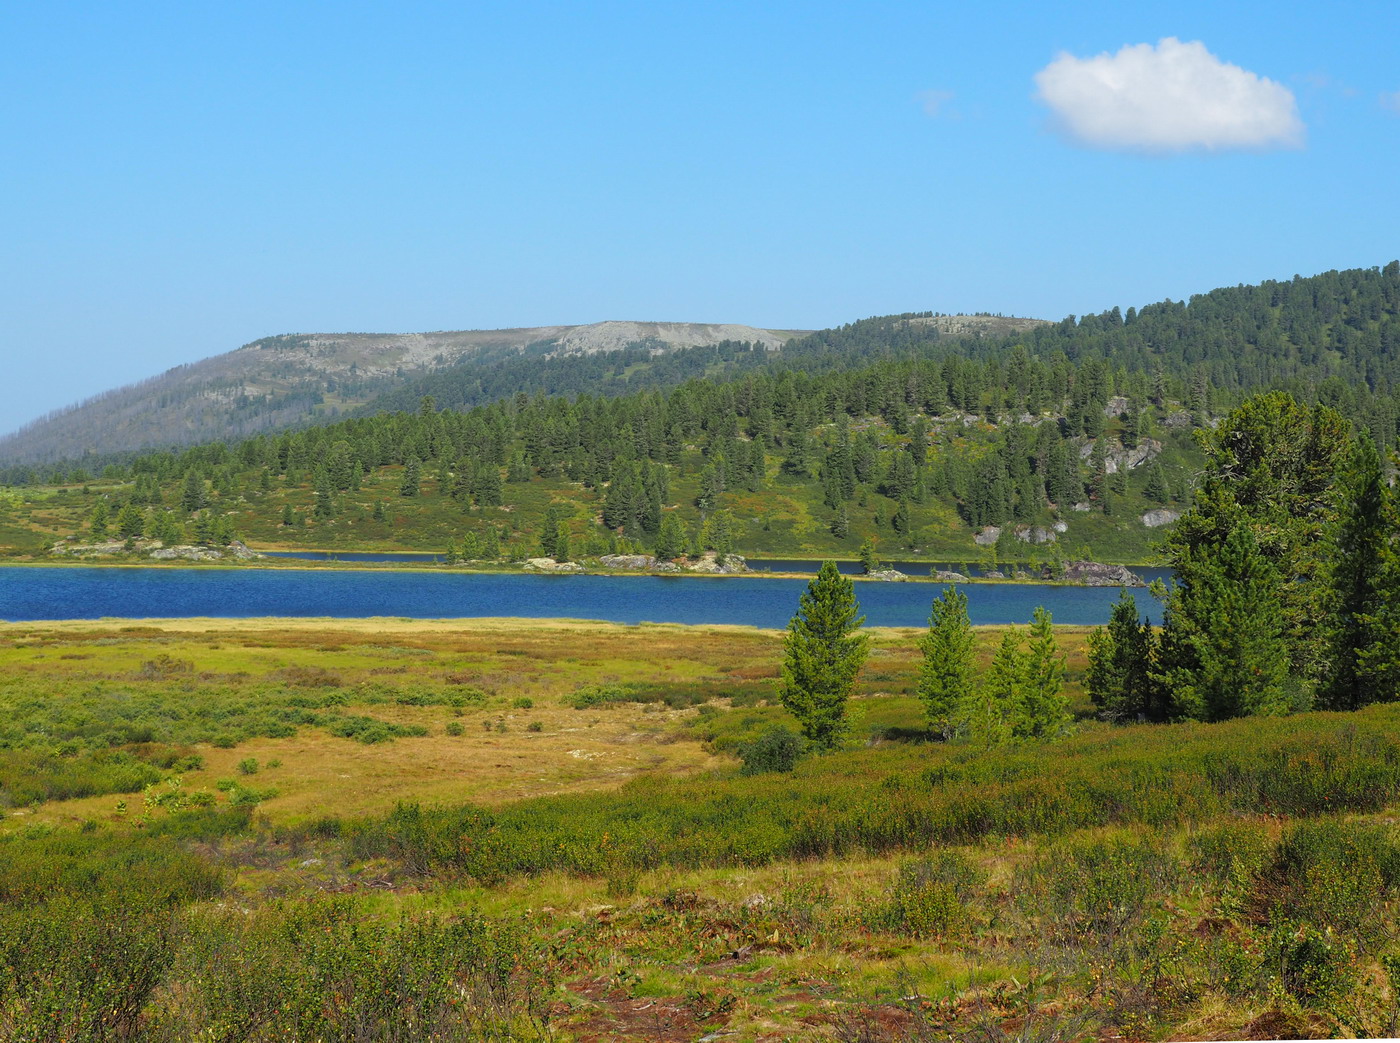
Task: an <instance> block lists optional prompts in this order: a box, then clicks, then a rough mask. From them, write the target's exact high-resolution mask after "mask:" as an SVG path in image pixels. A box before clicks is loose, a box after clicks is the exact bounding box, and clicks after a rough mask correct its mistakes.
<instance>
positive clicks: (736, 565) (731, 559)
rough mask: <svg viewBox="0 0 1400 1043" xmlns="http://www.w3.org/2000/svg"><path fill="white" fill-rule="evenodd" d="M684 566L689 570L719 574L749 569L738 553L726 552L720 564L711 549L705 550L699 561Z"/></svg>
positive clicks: (726, 574) (727, 574)
mask: <svg viewBox="0 0 1400 1043" xmlns="http://www.w3.org/2000/svg"><path fill="white" fill-rule="evenodd" d="M686 567H687V569H688V570H689V571H691V572H704V573H709V574H711V575H719V576H730V575H737V574H739V573H741V572H748V571H750V570H749V564H748V562H747V561H745V560H744V559H743V557H741V556H740V555H738V554H728V555H726V556H725V559H724V562H723V564H721V563H720V561H719V559H718V558H717V557H716V555H715V553H714V552H713V551H709V552H707V553H706V554H705V555H704V556H703V557H701V559H700V560H699V561H696V562H692V563H691V564H690V565H688V566H686Z"/></svg>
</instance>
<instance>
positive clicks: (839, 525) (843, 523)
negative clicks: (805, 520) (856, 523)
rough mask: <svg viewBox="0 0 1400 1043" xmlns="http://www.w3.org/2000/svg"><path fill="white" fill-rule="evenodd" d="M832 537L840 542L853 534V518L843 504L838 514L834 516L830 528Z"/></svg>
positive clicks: (838, 509)
mask: <svg viewBox="0 0 1400 1043" xmlns="http://www.w3.org/2000/svg"><path fill="white" fill-rule="evenodd" d="M828 528H829V530H830V532H831V535H833V536H835V537H836V538H837V539H838V540H844V539H846V537H848V536H850V534H851V518H850V515H849V514H847V513H846V505H845V504H844V503H843V504H842V505H841V506H840V507H838V508H837V509H836V514H835V515H833V516H832V519H831V525H830V526H828Z"/></svg>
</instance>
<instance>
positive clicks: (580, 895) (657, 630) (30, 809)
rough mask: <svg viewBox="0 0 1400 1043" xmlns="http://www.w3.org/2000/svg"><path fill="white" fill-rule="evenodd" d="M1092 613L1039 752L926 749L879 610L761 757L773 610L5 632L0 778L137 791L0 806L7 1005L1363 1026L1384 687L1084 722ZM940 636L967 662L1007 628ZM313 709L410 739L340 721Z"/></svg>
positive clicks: (1022, 1029)
mask: <svg viewBox="0 0 1400 1043" xmlns="http://www.w3.org/2000/svg"><path fill="white" fill-rule="evenodd" d="M943 600H944V602H945V604H954V603H955V601H956V599H955V598H949V596H948V595H946V594H945V595H944V599H943ZM955 607H956V606H955V604H954V608H955ZM953 614H954V615H955V614H956V613H955V612H954V613H953ZM929 633H931V631H926V632H924V634H923V635H922V636H923V638H924V639H925V643H927V638H928V634H929ZM1085 636H1086V635H1085V633H1084V632H1083V631H1080V630H1073V629H1066V628H1061V629H1060V630H1059V631H1058V632H1057V633H1055V634H1054V640H1055V643H1056V646H1057V651H1058V653H1059V654H1060V655H1062V656H1064V657H1066V660H1067V672H1066V674H1065V689H1064V690H1065V693H1066V695H1067V696H1068V701H1069V705H1070V707H1071V709H1072V711H1073V712H1074V715H1075V717H1076V718H1077V720H1076V721H1075V722H1074V724H1073V727H1072V729H1071V730H1070V731H1069V732H1068V733H1067V734H1061V735H1059V736H1058V737H1057V738H1056V739H1055V741H1053V742H1045V741H1041V740H1037V739H1035V738H1027V739H1025V740H1022V741H1009V742H1006V743H1004V744H1001V745H987V744H985V743H981V742H976V741H958V740H957V738H956V737H955V741H952V742H943V741H939V740H938V739H937V738H936V737H935V736H934V735H933V734H932V733H931V732H930V730H929V728H928V724H927V716H926V709H927V707H928V705H929V704H928V702H927V700H926V696H927V691H928V683H929V675H928V671H927V669H926V662H927V661H926V660H925V657H924V655H923V654H922V651H921V649H920V637H921V635H920V633H919V632H918V631H912V630H899V631H889V630H873V631H870V632H869V633H868V634H867V635H866V637H867V642H866V643H867V648H868V654H867V659H866V662H865V665H864V667H863V669H862V670H861V672H860V674H859V675H858V677H857V680H856V683H855V686H854V689H853V691H852V694H851V697H850V700H849V703H848V705H847V710H848V713H847V720H846V724H847V729H846V730H847V735H848V736H849V738H848V740H847V741H846V742H844V743H840V744H836V745H837V747H838V748H836V749H834V750H833V751H831V752H828V753H824V754H821V755H815V754H808V755H806V756H801V757H792V756H786V757H785V756H784V754H783V750H782V749H781V748H779V749H777V750H776V756H775V757H774V758H773V759H772V760H770V761H768V762H760V761H758V760H755V759H754V758H753V757H752V756H751V752H752V748H753V747H754V746H756V745H762V744H763V743H764V741H765V739H766V738H767V737H769V736H772V735H773V734H774V731H775V729H786V730H787V733H788V734H791V732H792V729H794V728H795V727H797V726H798V724H799V722H798V721H797V720H796V719H795V718H793V717H792V716H791V715H790V714H789V713H788V712H787V711H786V710H785V709H784V708H783V707H782V706H781V705H780V691H781V684H782V678H781V676H780V673H781V671H780V665H781V661H782V643H783V637H782V635H781V634H776V633H771V632H767V633H765V632H759V631H752V630H746V629H743V628H712V629H705V628H682V627H641V628H629V627H613V626H603V625H598V626H586V625H575V626H573V627H569V626H561V625H550V624H531V625H525V626H522V627H518V628H512V627H510V626H509V625H507V624H475V625H473V624H467V625H465V626H451V625H447V624H412V623H395V622H394V621H376V622H374V623H372V624H367V625H363V626H362V625H359V624H356V623H353V622H337V623H315V624H313V623H301V624H292V625H290V626H286V625H259V624H256V623H238V622H224V623H219V622H209V623H198V624H196V623H193V622H191V623H184V624H182V623H169V624H152V625H146V626H142V627H136V628H131V629H128V630H125V631H124V630H122V629H121V627H119V626H116V627H114V626H112V625H111V624H102V623H88V624H65V625H33V624H29V625H18V624H12V625H9V626H7V627H6V628H5V632H4V634H3V635H0V637H3V639H4V640H3V645H4V647H3V649H0V653H3V656H4V657H5V661H6V671H5V678H6V681H5V684H4V689H3V691H0V699H3V701H4V704H5V707H6V710H7V713H6V717H7V720H9V721H11V722H12V724H13V729H12V731H11V732H10V733H9V735H10V739H9V740H7V744H8V746H9V747H10V748H9V749H8V750H5V751H0V761H5V759H6V758H9V757H11V756H15V755H19V754H28V753H32V752H33V751H35V750H38V749H40V748H43V747H45V746H46V745H47V746H48V748H49V749H50V751H51V755H53V756H55V757H56V759H58V760H59V761H63V762H68V763H77V762H79V761H81V759H82V757H83V756H84V754H83V752H82V751H83V750H84V749H88V748H95V747H96V746H97V745H99V744H100V743H106V744H107V745H108V748H109V749H113V750H115V751H117V752H123V753H128V754H129V755H131V756H132V757H134V758H135V759H136V760H138V761H139V762H140V763H141V764H144V765H147V766H149V767H151V768H152V770H154V771H155V772H156V773H157V774H159V776H160V778H159V780H158V781H156V782H155V784H154V785H150V786H149V787H148V788H146V789H144V791H143V790H141V789H135V790H134V792H133V791H130V790H128V792H126V793H125V794H123V793H122V792H120V791H117V792H110V793H108V794H107V795H105V796H90V797H85V798H72V799H49V800H42V799H36V798H34V797H32V796H25V797H23V798H22V799H21V798H20V796H19V794H18V791H14V790H10V789H8V788H7V789H6V791H5V793H6V795H7V797H8V799H9V801H10V802H11V804H12V805H13V806H12V807H11V809H10V813H9V814H8V815H7V817H6V819H5V820H4V826H3V829H4V831H5V832H4V834H3V839H0V852H3V856H2V857H0V897H2V898H3V908H4V910H5V911H4V913H3V914H0V949H3V954H2V955H0V965H3V966H5V967H7V968H8V969H9V970H8V973H7V974H6V975H5V976H4V978H3V981H0V1024H3V1026H4V1034H5V1035H7V1036H9V1037H12V1038H35V1039H45V1038H51V1039H68V1038H91V1039H114V1040H115V1039H154V1040H193V1039H204V1038H210V1036H211V1034H212V1035H213V1036H214V1037H215V1038H221V1039H244V1040H285V1039H297V1040H321V1039H327V1040H328V1039H362V1038H363V1039H404V1040H407V1039H442V1040H456V1039H558V1040H568V1039H590V1040H601V1039H628V1038H632V1039H694V1038H699V1037H700V1036H702V1035H706V1034H709V1033H712V1032H731V1033H733V1038H737V1039H779V1038H794V1037H795V1038H829V1039H849V1040H923V1039H933V1038H948V1037H949V1036H952V1037H953V1038H978V1039H983V1038H1000V1036H999V1035H998V1034H1009V1035H1020V1036H1022V1037H1023V1038H1039V1039H1049V1038H1079V1037H1084V1036H1089V1035H1092V1036H1101V1035H1103V1034H1116V1035H1122V1036H1124V1037H1126V1038H1134V1039H1149V1038H1183V1037H1193V1036H1194V1037H1198V1038H1203V1037H1219V1036H1230V1037H1234V1038H1239V1037H1242V1036H1246V1035H1255V1036H1269V1035H1273V1036H1280V1035H1282V1036H1297V1035H1309V1034H1334V1035H1336V1034H1348V1033H1349V1034H1372V1035H1376V1034H1386V1033H1387V1032H1389V1033H1391V1034H1393V1026H1394V1025H1395V1024H1396V1021H1395V1019H1396V1017H1397V1014H1398V1013H1400V1006H1397V999H1400V993H1397V992H1396V990H1395V988H1394V985H1393V983H1392V982H1391V980H1390V978H1389V976H1388V975H1389V974H1390V972H1391V970H1392V969H1396V968H1397V962H1396V960H1395V959H1394V958H1393V957H1395V956H1396V955H1397V949H1396V938H1395V937H1394V910H1395V901H1396V888H1397V886H1398V885H1400V841H1398V840H1397V838H1396V835H1395V831H1394V827H1393V824H1392V822H1391V819H1390V815H1391V814H1392V813H1393V808H1394V806H1395V804H1396V802H1397V800H1400V744H1397V742H1396V739H1395V735H1396V726H1397V723H1400V721H1397V718H1396V709H1395V707H1394V706H1393V705H1376V706H1371V707H1369V708H1366V709H1362V710H1359V711H1356V712H1352V713H1346V714H1338V713H1316V712H1314V713H1299V714H1295V715H1293V716H1289V717H1274V718H1251V719H1242V720H1235V721H1229V722H1225V723H1218V724H1212V723H1201V722H1186V723H1179V724H1143V725H1137V724H1128V725H1112V724H1108V723H1104V722H1101V721H1098V720H1096V719H1095V717H1096V714H1095V710H1094V708H1093V707H1092V705H1091V704H1090V703H1089V702H1088V700H1087V698H1086V696H1085V692H1084V689H1083V687H1082V685H1083V681H1084V676H1085V670H1086V667H1087V665H1088V661H1087V659H1086V656H1085V652H1086V645H1085ZM970 637H971V644H972V656H971V662H972V670H971V673H972V677H973V679H974V680H975V681H976V682H977V683H984V680H985V679H986V678H987V677H988V674H989V670H990V668H991V664H992V662H993V660H994V659H995V658H996V655H997V653H998V649H999V648H1000V646H1001V645H1002V643H1003V633H1002V631H1001V630H999V629H987V628H979V629H975V630H972V631H971V632H970ZM80 656H91V657H92V658H75V657H80ZM162 656H165V657H168V658H167V659H165V660H162V659H161V657H162ZM181 661H186V662H189V663H190V664H192V665H191V666H190V668H189V669H181V668H179V667H178V666H177V667H174V668H172V667H171V666H170V665H169V664H170V663H172V662H173V663H176V664H178V663H179V662H181ZM147 663H164V664H166V665H165V666H164V667H163V668H162V669H159V670H158V669H148V668H146V666H145V664H147ZM667 666H669V667H670V669H667ZM21 671H23V672H21ZM240 674H241V675H243V677H242V679H241V680H232V678H234V677H235V676H237V675H240ZM102 675H107V676H102ZM99 683H100V684H101V686H102V695H101V697H100V698H99V697H96V696H95V695H94V694H93V692H94V689H95V688H96V687H97V686H98V685H99ZM279 690H280V692H281V696H280V698H279V696H278V694H277V693H278V691H279ZM40 692H45V693H49V697H48V699H39V698H36V696H37V695H38V693H40ZM239 693H246V695H247V696H249V698H247V699H246V700H244V701H241V702H240V699H242V698H243V696H242V695H240V694H239ZM454 696H458V697H460V698H454ZM279 701H280V702H281V704H282V705H284V706H286V707H288V708H295V709H297V710H306V709H310V712H312V713H314V714H326V715H327V716H326V718H325V719H321V718H319V717H318V718H317V719H316V720H304V721H301V722H298V723H296V724H292V725H289V726H290V727H291V728H292V730H293V734H292V735H286V734H281V733H280V730H279V729H277V728H271V729H269V728H267V727H264V726H263V724H262V723H261V722H262V721H264V720H268V721H270V722H271V723H274V724H280V723H281V719H280V718H279V717H278V716H277V706H278V703H279ZM50 702H51V703H52V705H45V704H46V703H50ZM302 702H310V703H313V704H315V705H314V707H311V708H308V707H303V706H298V705H297V704H298V703H302ZM102 706H108V707H126V708H127V710H126V713H127V715H128V723H129V725H130V726H131V727H133V728H140V729H146V730H144V731H142V732H141V734H140V740H141V741H140V742H126V741H123V738H124V736H123V735H122V734H119V733H118V732H117V731H116V730H114V728H113V725H112V724H111V723H107V722H104V723H102V724H101V725H100V727H94V728H92V729H91V737H90V739H89V740H88V745H87V746H81V747H80V749H79V750H78V751H77V752H76V753H75V752H73V751H72V750H71V749H69V750H66V751H60V750H58V749H57V747H58V746H59V745H62V744H63V743H70V742H76V741H77V740H76V739H75V738H73V735H74V734H75V733H77V732H78V731H80V730H81V729H82V727H83V725H82V722H84V721H86V720H87V719H88V718H89V715H91V714H93V713H94V712H95V711H96V710H97V709H98V708H99V707H102ZM221 706H222V707H225V708H227V709H226V712H225V714H224V717H223V719H222V720H219V721H217V722H216V723H209V722H211V721H214V719H215V718H217V717H219V709H218V708H219V707H221ZM186 708H191V709H192V710H193V711H194V712H192V713H189V714H187V713H186V712H185V710H186ZM201 708H202V709H201ZM335 714H348V715H357V716H362V717H367V718H373V719H376V720H379V721H381V722H383V723H385V724H386V725H387V724H393V725H399V726H402V727H403V728H404V731H403V732H402V733H400V734H398V735H397V736H390V737H388V738H387V739H385V740H383V741H379V742H376V743H372V744H366V743H364V742H357V741H356V740H355V738H354V737H349V736H341V735H337V734H336V733H335V731H334V730H333V728H332V727H330V725H331V724H333V720H332V716H333V715H335ZM264 715H267V716H266V717H264ZM536 725H538V726H539V727H538V729H537V728H536V727H535V726H536ZM214 729H220V730H218V731H215V730H214ZM270 733H271V734H270ZM200 735H204V736H210V735H212V736H213V738H215V739H219V740H220V741H229V740H231V745H229V746H227V747H225V746H222V745H218V744H216V743H215V742H214V741H213V739H209V738H198V736H200ZM769 746H770V750H769V752H770V753H772V752H774V750H773V749H772V746H773V744H772V743H771V741H770V743H769ZM788 752H789V753H791V752H792V751H791V750H790V749H789V751H788ZM653 753H655V754H656V755H663V754H664V755H665V756H667V757H669V758H671V760H670V761H668V762H667V764H666V765H664V766H659V767H650V763H651V761H650V758H651V756H652V754H653ZM177 754H178V755H179V756H178V757H177V756H176V755H177ZM517 754H519V759H516V755H517ZM576 754H577V756H576ZM736 755H742V761H741V760H740V759H739V756H736ZM629 758H630V759H629ZM7 763H8V762H7ZM162 764H164V765H165V766H164V767H161V765H162ZM376 765H378V766H380V767H378V768H376V767H375V766H376ZM619 768H622V769H623V770H622V772H621V773H620V774H615V773H617V772H618V769H619ZM773 768H777V769H780V770H771V769H773ZM765 769H768V770H765ZM783 769H785V770H783ZM415 773H416V774H415ZM609 774H612V777H613V780H614V781H612V782H611V783H610V784H609V783H608V782H607V779H608V775H609ZM400 775H402V776H407V777H406V778H400V777H399V776H400ZM444 775H447V776H450V777H444ZM543 775H548V776H549V781H548V782H546V783H544V784H541V783H539V782H537V781H535V780H536V779H537V778H539V777H540V776H543ZM220 776H223V777H224V779H220V778H219V777H220ZM342 776H349V777H345V778H342ZM177 778H178V780H179V782H178V785H176V784H172V782H173V780H175V779H177ZM225 780H227V781H232V782H235V783H236V785H237V786H238V787H240V789H241V791H242V793H241V794H240V792H237V791H235V790H233V789H232V788H229V789H225V788H223V787H222V786H221V785H218V784H217V783H219V782H222V781H225ZM618 780H621V784H620V785H619V784H618ZM599 783H603V784H604V788H602V789H596V788H594V787H596V786H597V785H598V784H599ZM396 784H398V786H397V788H396ZM137 785H138V786H139V785H140V783H139V782H138V783H137ZM201 791H207V792H208V793H210V794H211V795H212V799H210V800H208V801H204V800H190V799H189V797H190V796H191V795H193V794H195V793H198V792H201ZM532 792H533V794H534V795H530V794H531V793H532ZM249 793H251V795H248V794H249ZM172 795H173V796H172ZM425 797H426V798H427V799H426V800H425V799H424V798H425ZM466 798H475V799H471V800H470V803H464V799H466ZM522 798H523V799H522ZM119 801H120V802H121V804H118V802H119ZM21 805H24V806H21ZM19 812H23V814H19Z"/></svg>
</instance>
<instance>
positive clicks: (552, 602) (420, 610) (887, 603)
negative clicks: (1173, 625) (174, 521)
mask: <svg viewBox="0 0 1400 1043" xmlns="http://www.w3.org/2000/svg"><path fill="white" fill-rule="evenodd" d="M805 587H806V582H805V581H804V580H800V579H758V578H753V579H750V578H744V577H723V578H703V577H693V576H686V577H667V576H570V575H562V576H538V575H523V574H519V573H478V574H468V573H460V572H455V573H454V572H443V573H437V572H330V571H327V572H322V571H316V570H307V571H302V572H297V571H287V570H281V569H255V568H237V569H234V568H229V569H222V568H215V569H181V568H79V567H60V566H52V567H50V566H16V565H8V566H0V619H5V620H29V619H34V620H40V619H100V618H103V617H107V616H112V617H125V618H170V617H178V616H220V617H230V618H231V617H239V616H334V617H341V618H349V617H356V616H406V617H410V618H414V619H455V618H470V617H479V616H526V617H532V618H540V619H548V618H564V619H599V620H608V621H611V622H616V623H641V622H652V623H740V624H748V625H751V626H761V627H782V626H786V625H787V621H788V620H789V619H790V618H791V617H792V614H793V612H794V611H795V610H796V607H797V599H798V595H799V594H800V593H801V592H802V590H803V589H804V588H805ZM963 589H964V590H965V591H966V593H967V597H968V611H969V614H970V615H971V617H972V621H973V623H1024V622H1027V621H1029V620H1030V618H1031V613H1032V612H1034V610H1035V608H1036V606H1037V605H1044V606H1045V607H1046V608H1048V609H1049V610H1050V611H1051V613H1052V614H1053V615H1054V617H1055V622H1057V623H1081V624H1098V623H1104V622H1106V621H1107V620H1108V614H1109V610H1110V607H1111V605H1112V603H1113V601H1114V600H1116V599H1117V597H1118V590H1117V588H1103V587H1055V586H1046V585H1042V584H1034V583H997V584H986V585H979V584H969V585H968V586H966V587H964V588H963ZM939 590H940V588H939V587H937V586H934V585H932V584H928V583H875V582H871V583H857V584H856V597H857V598H858V599H859V601H860V605H861V610H862V611H863V612H864V613H865V616H866V622H867V624H869V625H871V626H922V625H924V624H925V623H927V621H928V614H929V604H930V602H931V601H932V600H933V598H934V597H935V596H936V595H937V594H938V592H939ZM1132 593H1133V594H1134V596H1135V597H1136V599H1137V603H1138V608H1139V611H1141V612H1142V613H1144V614H1147V615H1150V616H1151V617H1152V618H1153V620H1154V621H1160V615H1161V610H1160V606H1159V605H1158V604H1157V602H1156V600H1155V599H1154V598H1152V596H1151V595H1149V594H1148V593H1147V592H1146V591H1145V590H1141V589H1139V590H1136V591H1133V592H1132Z"/></svg>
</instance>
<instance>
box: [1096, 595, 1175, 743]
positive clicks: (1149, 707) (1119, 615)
mask: <svg viewBox="0 0 1400 1043" xmlns="http://www.w3.org/2000/svg"><path fill="white" fill-rule="evenodd" d="M1154 648H1155V641H1154V639H1153V636H1152V627H1151V625H1150V624H1149V623H1148V622H1147V621H1146V620H1143V621H1142V623H1141V624H1139V622H1138V614H1137V602H1136V601H1134V600H1133V598H1132V596H1131V595H1130V594H1129V593H1128V592H1127V591H1126V590H1124V591H1123V592H1122V594H1120V595H1119V598H1118V600H1117V601H1116V602H1114V605H1113V612H1112V614H1111V615H1110V616H1109V620H1108V626H1107V627H1096V628H1095V629H1094V630H1093V632H1092V633H1090V634H1089V670H1088V675H1087V678H1086V687H1087V688H1088V691H1089V698H1090V699H1092V700H1093V703H1094V705H1095V706H1096V707H1098V710H1099V714H1100V716H1102V717H1103V718H1105V719H1106V720H1110V721H1133V720H1137V719H1138V718H1139V717H1142V718H1146V719H1147V720H1152V721H1161V720H1165V719H1166V711H1165V708H1164V707H1163V706H1162V701H1161V698H1160V696H1159V686H1158V685H1156V684H1155V683H1154V682H1153V680H1152V677H1151V669H1152V658H1153V651H1154Z"/></svg>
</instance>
